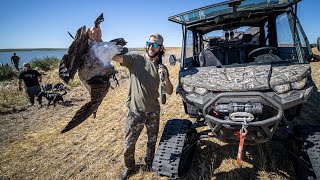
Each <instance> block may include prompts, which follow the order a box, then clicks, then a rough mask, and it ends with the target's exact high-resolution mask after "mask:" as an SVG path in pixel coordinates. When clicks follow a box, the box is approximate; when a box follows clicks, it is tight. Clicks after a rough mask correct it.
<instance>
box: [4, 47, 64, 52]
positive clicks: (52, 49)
mask: <svg viewBox="0 0 320 180" xmlns="http://www.w3.org/2000/svg"><path fill="white" fill-rule="evenodd" d="M56 50H68V48H25V49H22V48H21V49H0V52H18V51H56Z"/></svg>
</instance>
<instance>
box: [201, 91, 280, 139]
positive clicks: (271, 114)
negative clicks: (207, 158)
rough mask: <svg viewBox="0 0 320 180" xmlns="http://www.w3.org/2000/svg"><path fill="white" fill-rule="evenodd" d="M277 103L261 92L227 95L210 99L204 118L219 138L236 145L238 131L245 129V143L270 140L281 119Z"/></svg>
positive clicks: (223, 94)
mask: <svg viewBox="0 0 320 180" xmlns="http://www.w3.org/2000/svg"><path fill="white" fill-rule="evenodd" d="M283 114H284V112H283V109H282V107H281V105H280V104H279V103H277V102H276V101H275V100H273V99H271V98H270V97H268V96H266V95H265V94H264V93H261V92H226V93H220V94H218V95H217V96H215V97H212V98H210V100H209V101H207V103H206V104H205V105H204V108H203V116H204V118H205V120H206V123H207V125H208V126H209V127H210V129H211V131H212V133H213V134H214V135H215V136H217V137H218V138H219V139H222V140H223V139H224V140H227V141H228V142H233V141H234V142H238V141H239V135H240V130H241V129H242V128H243V127H245V128H246V130H247V132H248V133H247V135H246V144H259V143H264V142H267V141H269V140H270V139H271V138H272V136H273V134H274V132H275V131H276V129H277V127H278V124H279V122H280V121H281V119H282V118H283Z"/></svg>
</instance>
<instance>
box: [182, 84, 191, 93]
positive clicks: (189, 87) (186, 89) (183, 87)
mask: <svg viewBox="0 0 320 180" xmlns="http://www.w3.org/2000/svg"><path fill="white" fill-rule="evenodd" d="M182 89H183V90H185V91H186V92H188V93H191V92H192V91H193V87H192V86H188V85H185V84H183V85H182Z"/></svg>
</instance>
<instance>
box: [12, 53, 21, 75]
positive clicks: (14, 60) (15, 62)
mask: <svg viewBox="0 0 320 180" xmlns="http://www.w3.org/2000/svg"><path fill="white" fill-rule="evenodd" d="M19 62H20V57H19V56H17V54H16V53H15V52H14V53H13V56H11V63H12V65H14V67H15V68H16V70H18V71H19Z"/></svg>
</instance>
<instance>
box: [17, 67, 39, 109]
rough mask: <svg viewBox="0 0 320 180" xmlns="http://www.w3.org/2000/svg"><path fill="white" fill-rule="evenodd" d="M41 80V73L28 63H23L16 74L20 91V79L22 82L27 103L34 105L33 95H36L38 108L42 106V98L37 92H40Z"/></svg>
mask: <svg viewBox="0 0 320 180" xmlns="http://www.w3.org/2000/svg"><path fill="white" fill-rule="evenodd" d="M41 80H42V77H41V74H40V73H39V72H38V71H37V70H33V69H31V67H30V64H29V63H25V64H24V65H23V70H22V71H21V72H20V74H19V76H18V89H19V91H22V81H23V82H24V85H25V89H26V92H27V95H28V98H29V105H30V106H33V105H34V97H35V96H36V97H37V101H38V103H39V105H38V108H41V107H42V99H41V96H38V94H39V93H40V92H41V87H40V83H39V82H41Z"/></svg>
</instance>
